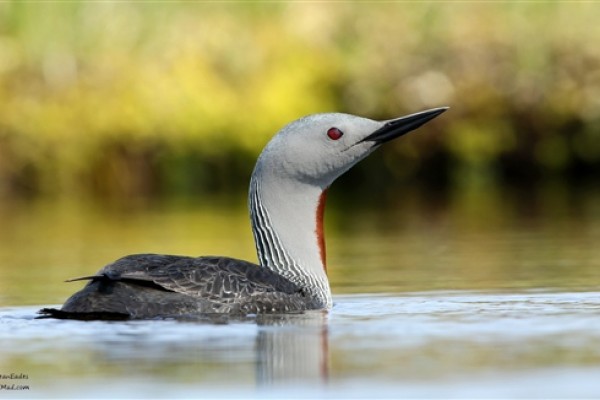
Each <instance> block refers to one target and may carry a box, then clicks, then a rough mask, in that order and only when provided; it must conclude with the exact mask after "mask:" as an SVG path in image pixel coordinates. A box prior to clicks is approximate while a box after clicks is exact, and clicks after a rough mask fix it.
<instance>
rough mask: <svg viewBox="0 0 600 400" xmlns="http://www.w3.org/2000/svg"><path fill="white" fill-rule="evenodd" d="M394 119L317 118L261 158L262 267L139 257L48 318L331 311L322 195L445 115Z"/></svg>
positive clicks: (255, 219) (255, 187) (258, 224)
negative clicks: (379, 151) (392, 143)
mask: <svg viewBox="0 0 600 400" xmlns="http://www.w3.org/2000/svg"><path fill="white" fill-rule="evenodd" d="M445 110H446V109H445V108H438V109H433V110H428V111H424V112H421V113H417V114H412V115H409V116H407V117H402V118H398V119H394V120H389V121H383V122H379V121H373V120H369V119H366V118H361V117H356V116H352V115H347V114H316V115H312V116H308V117H305V118H303V119H300V120H298V121H295V122H293V123H291V124H289V125H287V126H286V127H284V128H283V129H282V130H281V131H280V132H279V133H278V134H277V135H276V136H275V137H274V138H273V139H272V140H271V141H270V142H269V144H268V145H267V146H266V147H265V149H264V150H263V152H262V153H261V155H260V157H259V159H258V161H257V164H256V167H255V169H254V172H253V174H252V179H251V182H250V191H249V201H248V206H249V209H250V217H251V220H252V229H253V234H254V239H255V243H256V248H257V253H258V258H259V262H260V265H257V264H253V263H250V262H247V261H242V260H237V259H233V258H228V257H197V258H193V257H184V256H171V255H157V254H138V255H130V256H126V257H123V258H121V259H119V260H117V261H115V262H114V263H112V264H109V265H107V266H105V267H104V268H103V269H101V270H100V271H99V272H98V273H97V274H96V275H93V276H88V277H84V278H78V279H75V280H89V282H88V284H87V285H86V286H85V287H84V288H83V289H82V290H81V291H79V292H77V293H75V294H74V295H73V296H71V297H70V298H69V299H68V300H67V301H66V302H65V304H64V305H63V307H62V308H61V309H60V310H58V309H48V308H46V309H43V310H41V314H42V315H43V317H50V318H52V317H53V318H69V319H84V320H86V319H129V318H133V319H145V318H156V317H160V318H162V317H179V316H193V315H202V314H230V315H248V314H259V313H292V312H302V311H304V310H313V309H328V308H330V307H331V305H332V298H331V290H330V288H329V282H328V279H327V270H326V263H325V241H324V236H323V211H324V206H325V197H326V190H327V188H328V187H329V186H330V185H331V183H332V182H333V181H334V180H335V179H336V178H337V177H338V176H340V175H341V174H343V173H344V172H346V171H347V170H348V169H350V168H351V167H352V166H353V165H354V164H356V163H357V162H359V161H360V160H362V159H363V158H364V157H366V156H367V155H368V154H370V153H371V152H372V151H373V150H374V149H375V148H377V147H379V145H380V144H382V143H384V142H386V141H389V140H391V139H393V138H395V137H398V136H401V135H403V134H405V133H407V132H409V131H411V130H414V129H416V128H418V127H419V126H421V125H422V124H424V123H425V122H427V121H429V120H431V119H433V118H434V117H436V116H437V115H439V114H441V113H442V112H443V111H445Z"/></svg>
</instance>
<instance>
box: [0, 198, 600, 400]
mask: <svg viewBox="0 0 600 400" xmlns="http://www.w3.org/2000/svg"><path fill="white" fill-rule="evenodd" d="M524 197H525V200H524ZM524 197H523V194H515V193H510V192H498V191H494V190H489V189H486V190H466V191H462V192H461V193H460V194H452V195H450V196H449V197H447V198H444V199H438V200H436V199H430V198H429V199H428V194H427V193H420V194H419V193H409V194H406V195H403V196H391V197H390V198H388V199H376V200H373V201H370V202H367V203H365V204H362V205H348V204H345V202H344V198H343V196H341V195H340V196H338V197H336V195H335V192H333V193H331V194H330V207H329V208H328V210H327V215H326V218H327V219H326V230H327V238H328V248H327V250H328V266H329V271H330V276H331V281H332V287H333V291H334V293H335V296H334V301H335V305H334V308H333V309H332V310H331V312H329V313H320V312H311V313H306V314H303V315H295V316H271V317H257V318H248V319H246V320H223V319H217V320H214V319H213V320H199V321H174V320H156V321H130V322H100V321H95V322H79V321H55V320H37V319H34V318H35V316H36V314H35V313H36V311H37V310H38V309H39V308H40V307H42V306H53V305H59V304H60V303H62V302H63V301H64V300H65V298H66V297H68V296H69V295H70V294H72V293H73V292H74V291H75V290H77V289H79V288H80V287H81V286H82V284H81V283H64V282H63V281H64V280H65V279H67V278H70V277H75V276H81V275H88V274H90V273H91V272H94V271H96V270H97V269H99V268H100V267H101V266H102V265H103V264H106V263H108V262H110V261H112V260H114V259H116V258H118V257H120V256H122V255H125V254H129V253H137V252H158V253H171V254H189V255H194V254H197V255H202V254H226V255H230V256H235V257H240V258H246V259H250V260H254V259H255V255H254V245H253V243H252V237H251V233H250V230H249V226H248V222H247V216H246V211H245V204H244V202H243V199H242V200H240V201H238V200H228V199H225V200H223V199H220V200H218V201H216V200H215V201H207V200H204V201H202V202H201V203H200V204H193V203H192V202H188V201H172V202H169V203H160V204H150V205H148V204H145V205H141V206H140V205H134V206H132V205H131V204H129V205H127V206H123V205H106V204H103V205H100V204H96V203H94V202H88V201H75V200H72V199H71V200H61V201H52V202H49V201H38V202H29V203H27V204H15V203H0V218H1V221H2V225H1V226H0V344H1V347H0V388H2V385H6V386H5V387H4V388H3V389H0V399H2V398H32V397H33V398H47V397H54V398H64V397H71V398H82V397H86V398H98V397H104V398H115V397H129V398H146V397H152V398H176V397H193V398H210V397H235V398H238V397H242V398H258V397H260V398H265V397H266V398H280V397H301V398H314V397H326V398H348V397H358V398H361V397H369V398H372V397H387V398H398V397H425V398H431V397H442V398H464V397H478V398H479V397H488V398H489V397H496V398H497V397H513V398H514V397H521V398H564V397H571V398H573V397H577V398H580V397H600V379H598V376H600V247H599V246H598V242H599V239H600V195H599V193H598V191H597V190H589V191H585V193H572V192H570V191H566V190H553V189H545V191H544V190H542V191H536V192H534V191H532V192H531V193H528V194H527V195H526V196H524ZM432 200H436V201H432ZM379 203H380V204H379ZM11 374H12V375H11ZM12 385H14V386H12ZM8 386H10V387H15V388H19V387H20V388H21V389H22V390H9V389H8ZM25 387H27V388H25Z"/></svg>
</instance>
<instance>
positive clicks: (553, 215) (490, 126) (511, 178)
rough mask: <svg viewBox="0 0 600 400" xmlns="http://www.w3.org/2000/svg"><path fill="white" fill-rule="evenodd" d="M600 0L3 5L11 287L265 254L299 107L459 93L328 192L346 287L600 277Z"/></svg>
mask: <svg viewBox="0 0 600 400" xmlns="http://www.w3.org/2000/svg"><path fill="white" fill-rule="evenodd" d="M599 16H600V2H576V1H562V2H560V1H557V2H541V1H538V2H516V1H515V2H472V1H468V2H457V1H453V2H376V1H373V2H253V1H245V2H223V3H220V2H183V1H182V2H177V1H153V2H145V1H139V2H137V1H136V2H134V1H131V2H125V1H115V2H109V1H61V2H58V1H57V2H53V1H4V2H0V304H5V305H6V304H8V305H11V304H12V305H15V304H16V305H22V304H48V303H51V302H52V303H58V302H62V301H63V300H64V299H65V298H66V296H68V295H69V294H71V293H72V292H73V291H75V290H76V289H78V288H79V286H80V285H77V284H64V283H62V281H63V280H64V279H67V278H70V277H74V276H82V275H89V274H90V273H92V272H94V271H96V270H98V269H99V268H100V267H101V266H102V265H104V264H106V263H108V262H110V261H112V260H114V259H116V258H118V257H120V256H123V255H124V254H130V253H136V252H160V253H171V254H190V255H194V254H195V255H203V254H204V255H206V254H225V255H229V256H233V257H239V258H244V259H249V260H256V255H255V251H254V243H253V240H252V235H251V232H250V227H249V223H248V216H247V211H246V205H245V202H246V191H247V186H248V180H249V177H250V174H251V171H252V168H253V165H254V162H255V160H256V157H257V155H258V153H259V152H260V150H261V149H262V148H263V146H264V145H265V144H266V142H267V141H268V140H269V138H270V137H271V136H272V135H273V134H274V133H275V132H276V131H277V130H278V129H279V128H281V127H282V126H283V125H284V124H286V123H287V122H289V121H291V120H294V119H296V118H299V117H301V116H303V115H306V114H309V113H315V112H328V111H338V112H347V113H352V114H358V115H362V116H366V117H370V118H375V119H387V118H393V117H397V116H401V115H405V114H409V113H413V112H417V111H420V110H423V109H427V108H432V107H438V106H450V107H451V109H450V111H448V112H446V113H445V114H444V115H442V116H440V117H439V118H437V119H436V120H435V121H432V122H431V123H429V124H427V125H426V126H424V127H423V128H421V129H420V130H419V131H418V132H416V133H414V134H411V135H408V136H406V137H405V138H402V140H398V141H395V142H392V143H389V144H387V145H386V146H384V147H383V148H382V149H381V150H379V151H378V152H377V153H376V154H374V155H373V156H371V157H369V158H368V159H367V160H365V161H363V162H361V163H360V164H359V165H357V167H356V168H355V169H353V170H352V171H351V172H349V173H348V174H346V175H345V176H344V177H342V178H340V180H339V181H338V182H337V183H336V184H335V185H334V187H333V188H332V190H330V192H329V197H328V202H329V203H330V204H331V205H332V206H331V207H328V211H327V213H326V218H327V221H326V225H327V226H326V230H327V238H328V253H327V254H328V260H329V265H330V266H331V268H330V269H329V271H330V274H331V275H330V279H331V282H332V286H333V290H334V293H340V292H362V293H374V292H382V291H386V292H398V291H415V290H417V291H418V290H430V289H442V290H448V289H457V290H458V289H477V290H495V289H503V290H520V289H522V288H543V289H547V288H563V289H565V290H573V289H582V288H590V287H591V288H595V287H597V285H598V284H600V248H598V247H597V246H596V243H597V242H598V237H600V185H599V183H600V179H599V177H600V23H598V20H599V19H598V17H599Z"/></svg>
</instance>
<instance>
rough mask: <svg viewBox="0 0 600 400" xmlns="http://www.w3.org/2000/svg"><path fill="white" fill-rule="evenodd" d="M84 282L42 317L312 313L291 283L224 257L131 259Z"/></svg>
mask: <svg viewBox="0 0 600 400" xmlns="http://www.w3.org/2000/svg"><path fill="white" fill-rule="evenodd" d="M84 279H89V280H90V282H89V283H88V284H87V285H86V286H85V287H84V288H83V289H82V290H80V291H79V292H77V293H75V294H74V295H73V296H71V297H70V298H69V299H68V300H67V301H66V302H65V304H64V305H63V307H62V308H61V309H60V310H57V309H50V308H45V309H42V310H41V311H40V314H42V316H43V317H49V318H62V319H84V320H88V319H129V318H132V319H144V318H155V317H162V318H164V317H185V316H192V315H198V314H220V313H226V314H236V315H247V314H259V313H289V312H300V311H303V310H307V309H313V308H317V307H318V305H313V304H312V300H311V299H310V298H309V297H307V296H305V293H304V292H303V291H302V289H301V288H300V287H299V286H297V285H296V284H294V283H292V282H291V281H289V280H288V279H286V278H284V277H282V276H281V275H279V274H277V273H275V272H273V271H271V270H270V269H268V268H264V267H260V266H258V265H256V264H253V263H250V262H247V261H243V260H237V259H233V258H227V257H198V258H193V257H184V256H171V255H158V254H135V255H130V256H126V257H123V258H121V259H119V260H117V261H115V262H114V263H112V264H109V265H107V266H105V267H104V268H102V269H101V270H100V271H99V272H98V273H97V274H96V275H94V276H89V277H83V278H78V279H75V280H84Z"/></svg>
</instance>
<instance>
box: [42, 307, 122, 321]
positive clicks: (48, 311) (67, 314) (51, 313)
mask: <svg viewBox="0 0 600 400" xmlns="http://www.w3.org/2000/svg"><path fill="white" fill-rule="evenodd" d="M38 314H40V316H39V317H37V319H44V318H54V319H75V320H80V321H94V320H104V321H124V320H127V319H129V314H123V313H118V312H109V311H90V312H75V311H64V310H58V309H56V308H42V309H41V310H40V311H38Z"/></svg>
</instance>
